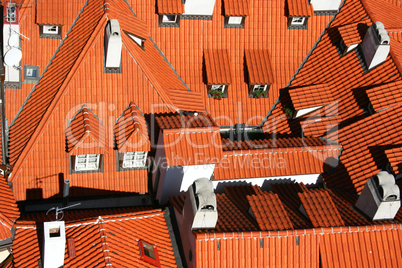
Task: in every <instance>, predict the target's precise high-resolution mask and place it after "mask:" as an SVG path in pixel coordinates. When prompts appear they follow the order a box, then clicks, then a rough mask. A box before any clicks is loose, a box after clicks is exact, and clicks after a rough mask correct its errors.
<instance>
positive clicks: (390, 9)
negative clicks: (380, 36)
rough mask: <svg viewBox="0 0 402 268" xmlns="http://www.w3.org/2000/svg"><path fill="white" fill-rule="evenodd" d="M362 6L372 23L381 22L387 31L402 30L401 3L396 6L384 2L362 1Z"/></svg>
mask: <svg viewBox="0 0 402 268" xmlns="http://www.w3.org/2000/svg"><path fill="white" fill-rule="evenodd" d="M362 4H363V6H364V8H365V9H366V11H367V14H368V15H369V16H370V18H371V20H372V22H376V21H381V22H382V23H383V24H384V26H385V29H386V30H387V31H396V30H400V29H401V28H402V18H400V15H401V12H402V8H401V6H400V3H398V4H397V5H396V4H394V3H390V2H389V1H384V0H362Z"/></svg>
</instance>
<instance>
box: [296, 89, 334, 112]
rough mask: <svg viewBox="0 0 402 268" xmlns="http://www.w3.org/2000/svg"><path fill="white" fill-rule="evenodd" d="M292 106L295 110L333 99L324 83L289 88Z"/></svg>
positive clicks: (315, 105)
mask: <svg viewBox="0 0 402 268" xmlns="http://www.w3.org/2000/svg"><path fill="white" fill-rule="evenodd" d="M289 95H290V97H291V98H292V103H293V106H294V108H295V109H296V110H301V109H305V108H310V107H317V106H323V105H327V104H328V103H331V102H332V101H334V96H333V95H332V92H331V90H330V88H328V86H327V85H326V84H320V85H313V86H305V87H298V88H292V89H289Z"/></svg>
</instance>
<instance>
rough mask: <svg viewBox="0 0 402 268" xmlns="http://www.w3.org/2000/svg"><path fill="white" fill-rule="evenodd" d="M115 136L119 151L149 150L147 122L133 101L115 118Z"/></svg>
mask: <svg viewBox="0 0 402 268" xmlns="http://www.w3.org/2000/svg"><path fill="white" fill-rule="evenodd" d="M115 137H116V146H117V150H118V151H119V152H120V153H125V152H132V151H143V152H144V151H150V150H151V144H150V141H149V134H148V127H147V123H146V122H145V118H144V116H143V115H141V112H140V111H139V110H138V109H137V108H136V107H135V104H134V103H133V102H131V103H130V105H129V106H128V107H127V109H126V110H124V112H123V114H122V116H121V117H119V119H118V120H117V123H116V125H115Z"/></svg>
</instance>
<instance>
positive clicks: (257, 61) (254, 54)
mask: <svg viewBox="0 0 402 268" xmlns="http://www.w3.org/2000/svg"><path fill="white" fill-rule="evenodd" d="M245 58H246V65H247V71H248V84H249V98H256V99H260V98H266V97H268V90H269V88H270V86H271V85H272V84H273V83H274V74H273V71H272V65H271V57H270V55H269V51H268V50H267V49H259V50H257V49H252V50H251V49H250V50H246V51H245Z"/></svg>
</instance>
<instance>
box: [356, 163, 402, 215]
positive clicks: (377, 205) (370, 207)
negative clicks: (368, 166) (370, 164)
mask: <svg viewBox="0 0 402 268" xmlns="http://www.w3.org/2000/svg"><path fill="white" fill-rule="evenodd" d="M400 206H401V201H400V192H399V187H398V185H396V184H395V178H394V176H393V175H391V174H389V173H388V172H386V171H381V172H379V173H378V174H377V175H375V176H373V177H372V178H370V179H369V180H368V181H367V182H366V185H365V186H364V188H363V191H362V193H361V194H360V196H359V199H358V200H357V202H356V207H357V208H358V209H359V210H360V211H362V212H363V213H364V214H366V215H367V216H368V217H369V218H370V219H371V220H373V221H376V220H393V219H394V217H395V215H396V213H397V212H398V210H399V208H400Z"/></svg>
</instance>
